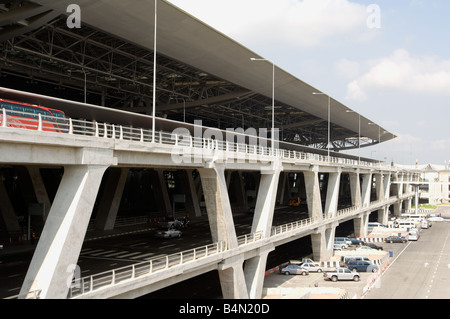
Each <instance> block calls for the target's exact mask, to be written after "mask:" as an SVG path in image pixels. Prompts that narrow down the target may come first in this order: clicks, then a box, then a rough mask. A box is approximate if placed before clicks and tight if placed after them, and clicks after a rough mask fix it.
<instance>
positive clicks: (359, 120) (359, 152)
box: [346, 110, 361, 164]
mask: <svg viewBox="0 0 450 319" xmlns="http://www.w3.org/2000/svg"><path fill="white" fill-rule="evenodd" d="M346 112H347V113H356V112H355V111H350V110H347V111H346ZM360 162H361V114H359V113H358V164H359V163H360Z"/></svg>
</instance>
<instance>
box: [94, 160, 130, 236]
mask: <svg viewBox="0 0 450 319" xmlns="http://www.w3.org/2000/svg"><path fill="white" fill-rule="evenodd" d="M128 172H129V169H128V168H113V169H111V170H110V171H109V172H108V173H109V174H107V176H106V180H105V187H104V190H103V194H102V197H101V199H100V204H99V207H98V213H97V216H96V218H95V228H96V229H98V230H111V229H114V224H115V222H116V217H117V212H118V211H119V206H120V202H121V199H122V194H123V190H124V188H125V184H126V182H127V177H128Z"/></svg>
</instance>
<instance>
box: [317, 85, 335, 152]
mask: <svg viewBox="0 0 450 319" xmlns="http://www.w3.org/2000/svg"><path fill="white" fill-rule="evenodd" d="M313 94H314V95H326V96H327V97H328V142H327V149H328V161H329V160H330V139H331V138H330V117H331V114H330V113H331V108H330V106H331V98H330V96H329V95H328V94H325V93H317V92H313Z"/></svg>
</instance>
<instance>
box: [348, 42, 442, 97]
mask: <svg viewBox="0 0 450 319" xmlns="http://www.w3.org/2000/svg"><path fill="white" fill-rule="evenodd" d="M366 64H367V65H369V70H368V71H367V72H365V73H364V74H363V75H362V76H360V77H358V78H357V79H356V80H354V81H352V82H350V83H349V84H348V86H347V98H349V99H353V100H364V99H367V98H368V95H369V94H370V92H373V91H375V90H384V89H395V90H399V91H402V92H406V93H412V92H415V93H426V94H445V95H448V94H450V89H449V88H450V60H444V59H441V58H439V57H435V56H422V57H413V56H411V54H410V53H409V52H408V51H406V50H402V49H398V50H395V51H394V52H393V54H392V55H391V56H389V57H387V58H383V59H379V60H376V61H370V62H368V63H366Z"/></svg>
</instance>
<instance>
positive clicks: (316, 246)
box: [311, 223, 338, 261]
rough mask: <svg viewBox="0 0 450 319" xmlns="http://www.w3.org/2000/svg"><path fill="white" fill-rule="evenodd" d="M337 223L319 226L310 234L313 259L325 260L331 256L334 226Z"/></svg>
mask: <svg viewBox="0 0 450 319" xmlns="http://www.w3.org/2000/svg"><path fill="white" fill-rule="evenodd" d="M337 226H338V224H337V223H336V224H333V225H328V226H326V227H320V228H319V229H318V230H317V232H315V233H313V234H311V244H312V250H313V259H314V260H315V261H326V260H328V259H330V258H331V257H332V256H333V244H334V236H335V232H336V227H337Z"/></svg>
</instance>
